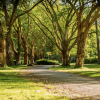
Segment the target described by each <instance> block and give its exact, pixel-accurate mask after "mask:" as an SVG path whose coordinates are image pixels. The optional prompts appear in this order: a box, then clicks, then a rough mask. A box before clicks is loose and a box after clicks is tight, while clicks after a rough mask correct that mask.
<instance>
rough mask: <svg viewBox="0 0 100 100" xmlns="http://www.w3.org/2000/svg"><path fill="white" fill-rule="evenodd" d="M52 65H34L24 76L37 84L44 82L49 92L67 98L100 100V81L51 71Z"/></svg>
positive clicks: (24, 72)
mask: <svg viewBox="0 0 100 100" xmlns="http://www.w3.org/2000/svg"><path fill="white" fill-rule="evenodd" d="M51 66H52V65H34V67H30V68H27V69H26V70H22V71H21V73H22V76H23V77H24V78H26V79H28V80H31V81H35V82H43V83H44V84H45V85H40V87H44V88H46V89H47V91H48V92H50V93H53V94H55V95H59V96H67V97H69V98H72V99H74V100H100V80H97V79H91V78H87V77H82V76H79V75H76V74H73V73H69V72H58V71H53V70H49V69H48V68H49V67H51Z"/></svg>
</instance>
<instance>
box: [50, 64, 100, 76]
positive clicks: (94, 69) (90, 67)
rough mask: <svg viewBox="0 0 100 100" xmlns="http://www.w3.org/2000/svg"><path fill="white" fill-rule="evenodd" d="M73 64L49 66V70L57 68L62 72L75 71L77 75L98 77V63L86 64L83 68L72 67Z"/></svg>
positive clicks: (99, 69)
mask: <svg viewBox="0 0 100 100" xmlns="http://www.w3.org/2000/svg"><path fill="white" fill-rule="evenodd" d="M74 66H75V65H72V64H71V66H68V67H66V66H56V67H51V68H50V69H51V70H57V71H62V72H70V73H76V74H78V75H82V76H87V77H93V78H100V65H98V64H87V65H84V67H83V68H74Z"/></svg>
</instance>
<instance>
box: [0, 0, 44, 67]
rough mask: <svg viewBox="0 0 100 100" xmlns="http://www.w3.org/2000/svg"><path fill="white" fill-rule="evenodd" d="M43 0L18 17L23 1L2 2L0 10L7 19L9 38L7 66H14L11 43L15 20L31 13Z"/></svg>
mask: <svg viewBox="0 0 100 100" xmlns="http://www.w3.org/2000/svg"><path fill="white" fill-rule="evenodd" d="M42 1H43V0H40V1H39V2H37V3H36V4H35V5H33V6H32V7H31V8H30V9H28V10H26V11H25V12H23V13H20V14H18V15H16V12H17V10H19V9H18V5H22V6H23V4H22V1H21V0H14V1H13V0H10V1H9V0H1V1H0V9H1V10H2V12H3V13H2V14H1V15H2V16H4V18H5V22H6V27H7V37H6V54H7V64H8V65H12V63H13V62H12V58H13V50H12V45H11V44H12V41H11V31H12V26H13V24H14V22H15V20H16V19H17V18H18V17H19V16H22V15H24V14H25V13H27V12H29V11H31V10H32V9H33V8H34V7H35V6H36V5H38V4H39V3H40V2H42ZM23 2H24V3H26V2H27V0H24V1H23Z"/></svg>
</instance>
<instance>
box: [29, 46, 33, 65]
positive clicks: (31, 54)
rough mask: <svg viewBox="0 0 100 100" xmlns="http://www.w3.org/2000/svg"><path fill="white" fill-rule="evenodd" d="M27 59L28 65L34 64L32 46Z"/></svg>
mask: <svg viewBox="0 0 100 100" xmlns="http://www.w3.org/2000/svg"><path fill="white" fill-rule="evenodd" d="M29 59H30V65H33V64H34V48H33V46H32V47H31V52H30V54H29Z"/></svg>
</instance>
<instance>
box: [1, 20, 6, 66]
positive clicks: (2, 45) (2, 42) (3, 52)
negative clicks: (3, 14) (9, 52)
mask: <svg viewBox="0 0 100 100" xmlns="http://www.w3.org/2000/svg"><path fill="white" fill-rule="evenodd" d="M5 46H6V42H5V39H4V35H3V27H2V24H1V20H0V67H6V49H5Z"/></svg>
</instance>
